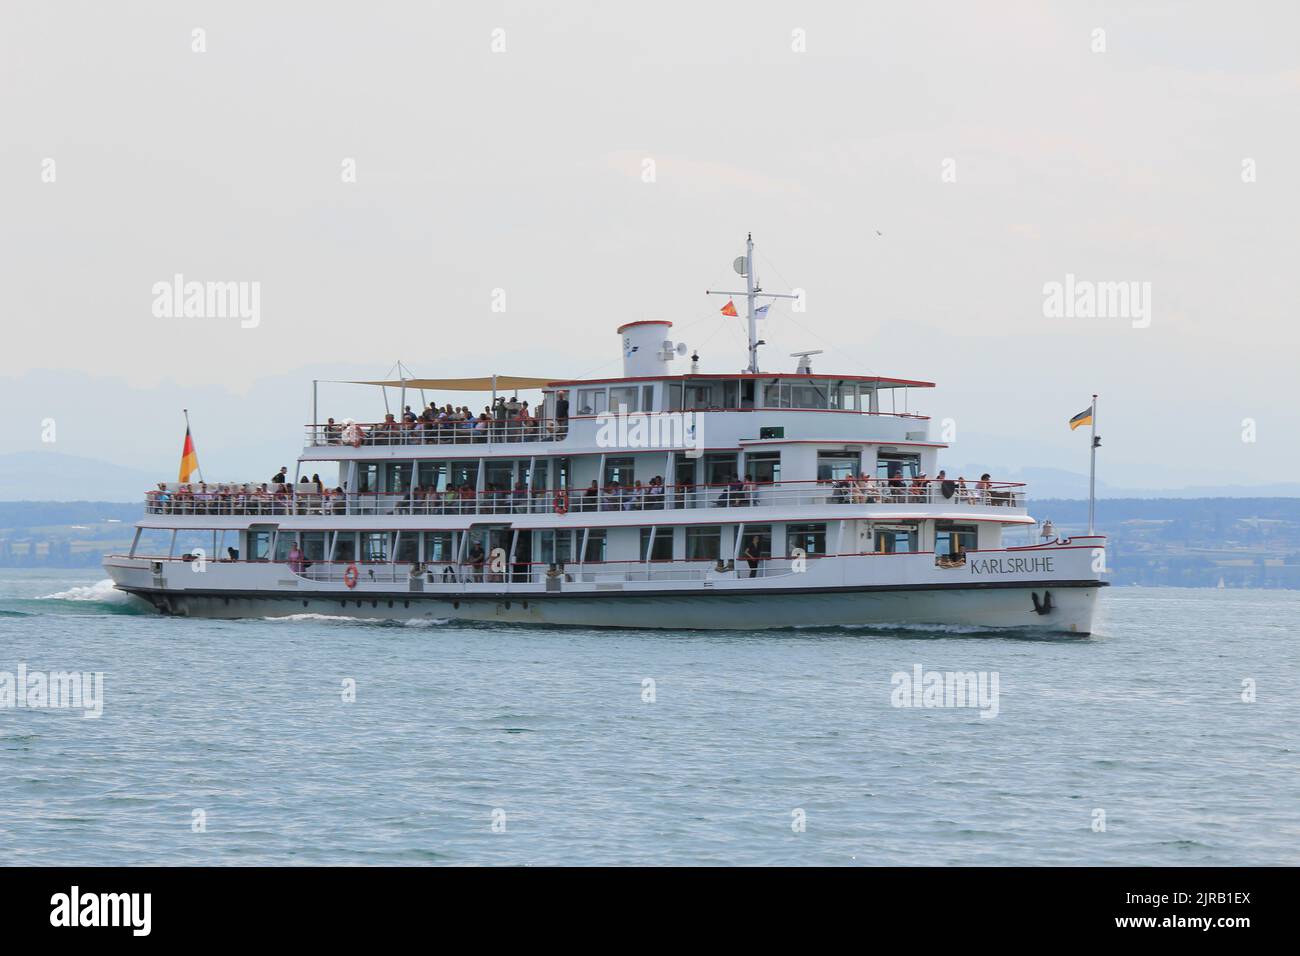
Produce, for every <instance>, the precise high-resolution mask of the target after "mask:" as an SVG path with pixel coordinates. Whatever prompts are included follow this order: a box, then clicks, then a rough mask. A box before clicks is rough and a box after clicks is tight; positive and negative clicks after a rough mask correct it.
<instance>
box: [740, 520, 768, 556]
mask: <svg viewBox="0 0 1300 956" xmlns="http://www.w3.org/2000/svg"><path fill="white" fill-rule="evenodd" d="M755 538H757V539H758V556H759V557H761V558H770V557H771V556H772V526H771V525H770V524H747V525H745V528H744V536H743V537H742V538H741V539H740V549H739V552H738V553H737V554H736V563H737V564H739V563H740V555H742V554H744V553H745V549H746V548H747V547H749V545H750V544H751V543H752V542H753V540H754V539H755Z"/></svg>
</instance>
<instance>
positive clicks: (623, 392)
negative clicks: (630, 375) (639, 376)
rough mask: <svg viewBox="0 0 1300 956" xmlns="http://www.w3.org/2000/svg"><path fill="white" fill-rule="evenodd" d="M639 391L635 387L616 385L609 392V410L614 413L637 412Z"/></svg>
mask: <svg viewBox="0 0 1300 956" xmlns="http://www.w3.org/2000/svg"><path fill="white" fill-rule="evenodd" d="M638 391H639V390H638V389H637V387H636V386H635V385H616V386H614V387H613V388H611V389H610V390H609V410H610V411H612V412H620V411H621V412H635V411H639V410H640V409H638V408H637V393H638Z"/></svg>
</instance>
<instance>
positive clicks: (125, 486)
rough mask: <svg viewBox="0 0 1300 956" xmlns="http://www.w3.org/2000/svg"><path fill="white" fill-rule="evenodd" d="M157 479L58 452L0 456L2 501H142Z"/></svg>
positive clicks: (155, 476) (104, 462)
mask: <svg viewBox="0 0 1300 956" xmlns="http://www.w3.org/2000/svg"><path fill="white" fill-rule="evenodd" d="M164 477H166V476H164ZM173 477H174V476H173ZM158 481H159V476H158V475H157V474H155V473H153V472H148V471H143V470H139V469H136V468H124V467H122V466H121V465H113V464H109V463H108V462H106V461H98V460H96V459H94V458H80V457H77V456H76V455H64V454H60V453H59V452H55V451H19V452H11V453H10V454H7V455H0V501H119V502H132V501H139V502H143V501H144V493H145V491H146V490H147V489H149V488H152V487H153V486H154V485H155V484H157V482H158Z"/></svg>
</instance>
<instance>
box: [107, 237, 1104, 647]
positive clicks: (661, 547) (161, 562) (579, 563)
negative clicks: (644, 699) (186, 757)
mask: <svg viewBox="0 0 1300 956" xmlns="http://www.w3.org/2000/svg"><path fill="white" fill-rule="evenodd" d="M735 270H736V272H737V273H739V274H740V275H741V276H743V277H744V278H745V288H744V290H738V291H735V292H720V293H714V294H721V295H730V296H732V297H733V300H731V301H729V303H728V307H724V312H725V313H726V314H729V315H730V314H735V309H734V307H733V306H732V301H734V299H735V298H739V297H742V296H743V297H744V301H745V302H746V305H747V314H746V315H745V316H744V318H745V319H747V320H748V328H749V365H748V367H747V369H746V370H745V371H743V372H738V373H718V374H713V373H704V372H700V371H699V370H698V367H697V359H698V356H692V357H691V360H690V361H691V365H690V367H689V370H688V371H685V370H681V369H680V368H678V367H677V366H678V363H680V362H682V361H683V360H684V357H685V353H686V351H687V349H686V347H685V345H684V344H675V343H674V342H672V341H671V340H670V339H669V334H670V328H671V326H672V323H671V322H668V321H658V320H655V321H640V322H630V323H627V324H625V325H622V326H620V327H619V328H618V329H617V335H618V341H619V344H620V347H621V349H622V352H623V374H622V375H621V376H620V377H618V378H603V379H588V380H568V381H566V380H550V379H545V378H540V379H539V378H521V377H506V376H494V377H491V378H484V379H460V380H425V379H416V378H407V377H401V378H398V379H396V380H386V381H376V382H364V383H354V384H359V385H368V386H374V387H378V388H381V389H390V388H392V389H397V390H398V391H399V393H400V395H401V398H402V401H401V402H400V403H399V409H400V408H404V407H405V404H406V399H407V398H408V397H409V396H413V395H415V394H417V393H420V392H426V391H428V390H434V392H435V394H436V395H438V396H440V397H441V396H444V395H445V394H446V393H447V392H448V391H450V390H454V389H461V390H465V391H487V390H488V389H491V390H492V391H493V392H494V395H495V394H496V393H498V392H505V393H507V394H509V393H515V394H520V393H522V394H525V395H528V394H533V395H536V394H538V393H540V396H541V397H540V399H539V400H538V401H537V415H536V417H535V418H532V417H529V418H526V419H522V420H521V419H519V418H518V417H511V418H493V419H490V420H484V421H480V422H468V423H466V422H445V421H432V422H427V421H417V422H414V423H412V422H408V421H405V420H402V419H401V418H400V417H399V416H394V415H387V416H385V421H383V422H377V423H374V424H365V423H359V422H355V421H352V420H351V419H348V420H345V421H343V422H342V424H335V423H334V419H333V418H331V419H329V420H328V421H327V422H326V423H320V422H319V421H317V422H314V423H313V424H310V425H308V426H307V429H306V444H305V448H304V449H303V451H302V452H301V454H300V455H299V457H298V470H299V475H297V476H295V480H293V481H292V482H286V483H285V484H284V485H283V486H281V487H278V488H267V486H265V485H261V484H258V483H253V484H246V483H224V484H206V485H205V484H201V483H194V482H191V483H188V484H187V485H181V484H178V483H172V484H163V485H160V486H159V490H157V491H154V492H150V493H148V495H147V496H146V503H145V511H146V513H145V516H144V518H143V519H142V520H141V521H140V522H139V523H138V524H137V527H136V532H135V539H134V541H133V542H132V546H131V550H130V552H129V553H127V554H122V555H109V556H107V557H106V558H105V561H104V565H105V568H106V569H107V571H108V573H109V575H110V576H111V577H112V579H113V581H114V583H115V585H116V586H117V587H118V588H120V589H122V590H124V591H128V592H130V593H132V594H136V595H139V596H140V597H142V598H144V599H145V600H147V601H149V602H151V603H152V604H153V605H154V607H156V608H157V609H158V610H159V611H161V612H163V613H166V614H175V615H188V616H200V617H218V618H245V617H283V616H289V615H295V614H322V615H345V616H347V617H354V618H378V619H396V620H412V619H436V620H460V621H484V622H503V623H504V622H511V623H527V624H556V625H571V626H584V627H586V626H608V627H636V628H673V629H692V628H728V629H732V628H734V629H744V630H752V629H759V628H788V627H800V626H839V625H872V624H875V625H888V626H892V625H902V626H908V625H919V626H935V625H939V626H943V625H957V626H971V627H977V628H995V629H1033V630H1046V631H1055V632H1067V633H1074V634H1087V633H1089V632H1090V631H1091V630H1092V622H1093V612H1094V608H1095V605H1096V601H1097V594H1098V590H1099V589H1100V588H1102V587H1104V586H1105V585H1106V582H1105V581H1104V580H1103V579H1102V571H1103V570H1104V568H1105V554H1104V547H1105V541H1104V539H1103V538H1102V537H1100V536H1091V535H1089V536H1087V537H1074V538H1073V539H1061V538H1059V537H1055V536H1052V535H1050V533H1049V534H1047V535H1042V536H1040V535H1037V534H1036V533H1035V532H1036V530H1037V525H1036V523H1035V521H1034V519H1033V518H1032V517H1030V515H1029V513H1028V512H1027V510H1026V501H1025V489H1024V487H1023V486H1022V485H1020V484H1018V483H1008V482H993V481H989V480H980V481H977V480H976V479H975V477H974V476H948V475H945V474H944V473H943V472H942V471H941V467H942V466H941V461H940V455H941V453H942V452H943V450H944V448H945V447H946V446H945V444H944V443H943V442H941V441H936V440H935V438H934V436H933V435H932V434H931V429H930V420H929V418H927V417H926V416H924V415H920V414H917V413H916V412H914V411H911V410H910V402H909V399H908V396H909V395H910V393H911V392H912V391H913V390H916V389H924V388H930V387H933V383H930V382H921V381H912V380H907V379H901V378H886V377H881V376H876V375H840V374H836V375H831V374H825V373H821V372H814V371H813V370H812V368H811V360H810V359H811V356H812V355H814V354H817V353H800V354H799V355H797V356H794V357H796V358H798V360H799V362H798V366H797V368H796V369H795V370H794V371H760V369H759V367H758V365H759V363H758V350H759V347H760V346H761V345H762V344H763V343H762V342H761V341H760V340H759V338H758V334H757V320H758V316H759V315H760V314H761V312H762V311H763V310H762V309H761V307H760V306H759V305H758V303H759V300H762V299H765V298H775V297H786V298H789V297H792V296H788V295H785V296H782V295H779V294H775V293H768V292H764V291H763V290H762V289H761V287H760V286H759V284H758V282H757V279H756V277H755V274H754V266H753V241H752V237H751V238H750V240H749V241H748V242H747V244H746V253H745V255H744V256H741V257H739V258H737V259H736V262H735ZM739 318H740V317H739V316H737V319H739ZM399 368H400V366H399ZM315 385H316V383H313V400H312V405H313V417H314V418H315V417H318V416H316V415H315V412H316V407H317V395H316V391H315ZM387 395H388V392H387V391H385V392H384V400H385V404H386V402H387ZM900 396H901V398H902V401H901V402H900V401H899V398H900ZM502 397H504V396H502ZM493 407H494V408H499V407H500V403H499V402H496V401H495V398H494V404H493ZM887 409H888V410H887ZM333 464H337V467H338V481H337V483H336V486H335V487H334V488H333V489H329V488H321V487H319V486H317V485H315V484H307V483H305V482H304V481H303V480H300V479H301V478H302V475H304V474H310V473H312V472H314V471H317V470H321V469H327V468H328V466H331V465H333ZM263 489H266V490H265V491H263ZM1047 527H1048V526H1044V530H1047ZM160 530H161V531H162V532H170V535H167V534H165V533H164V534H163V535H161V537H162V538H163V539H164V540H169V541H170V545H169V547H168V553H166V554H160V553H154V554H150V553H145V551H146V550H148V549H146V548H145V547H144V546H143V544H142V534H144V533H145V532H150V533H151V534H154V535H156V534H157V532H158V531H160ZM182 533H184V534H186V537H187V539H188V540H193V538H194V534H195V533H201V534H202V540H203V541H205V542H207V541H208V540H209V535H210V542H211V548H210V550H208V549H207V547H206V545H205V547H204V548H203V549H198V548H192V549H190V550H189V551H188V552H186V553H183V554H181V553H177V552H178V548H177V541H178V535H180V534H182ZM161 548H162V546H161V545H158V547H157V549H158V550H161ZM205 551H206V554H205V553H204V552H205Z"/></svg>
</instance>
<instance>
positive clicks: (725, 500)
mask: <svg viewBox="0 0 1300 956" xmlns="http://www.w3.org/2000/svg"><path fill="white" fill-rule="evenodd" d="M275 487H276V488H278V489H279V490H276V491H271V490H269V487H266V488H264V486H261V485H229V484H227V485H220V484H218V485H202V484H200V485H189V486H171V487H168V488H166V489H160V490H157V491H150V492H147V493H146V495H145V511H146V513H147V514H174V515H239V516H255V517H262V516H266V517H274V516H277V515H335V516H338V515H420V516H435V515H453V516H455V515H512V514H565V513H568V512H579V513H592V514H595V513H602V512H615V513H616V512H624V511H668V510H682V509H699V508H770V507H785V508H796V507H806V506H813V505H915V506H931V505H941V506H945V507H947V508H952V509H961V508H967V507H1007V508H1024V506H1025V490H1024V485H1022V484H1019V483H1014V482H988V483H986V484H975V485H966V486H962V485H960V484H958V483H955V482H949V481H944V482H939V481H935V480H928V481H919V480H918V481H903V482H902V483H901V484H890V483H889V482H887V481H872V482H851V481H838V482H831V481H784V482H767V483H763V482H739V481H737V482H731V483H728V484H720V485H658V484H655V485H639V486H638V485H632V486H629V487H626V488H620V487H615V486H609V487H606V488H595V489H591V488H587V489H583V490H580V491H540V490H534V491H529V490H528V489H526V488H518V489H514V490H508V489H492V488H490V489H486V490H484V491H474V490H473V489H469V488H460V489H454V488H453V489H450V490H443V491H436V490H429V491H427V492H426V491H424V490H422V489H419V488H416V489H413V490H411V491H406V492H331V491H321V492H318V491H315V490H314V486H312V487H313V490H312V491H309V492H304V491H299V490H297V489H298V486H296V485H291V484H286V485H280V486H275Z"/></svg>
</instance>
